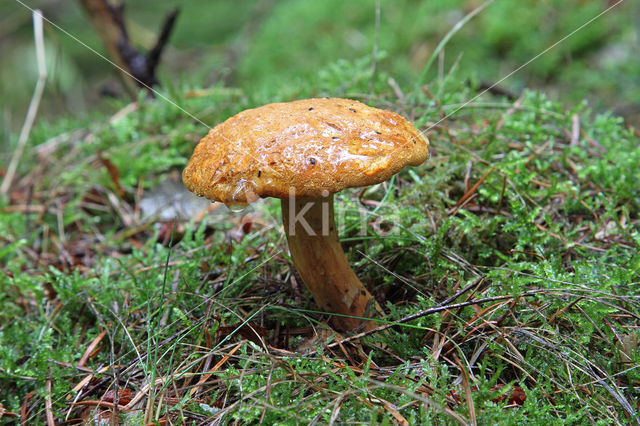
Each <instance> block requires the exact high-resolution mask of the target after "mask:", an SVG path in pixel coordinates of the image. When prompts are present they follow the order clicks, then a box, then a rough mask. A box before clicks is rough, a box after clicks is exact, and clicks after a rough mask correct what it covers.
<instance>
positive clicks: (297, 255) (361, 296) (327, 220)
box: [282, 195, 382, 331]
mask: <svg viewBox="0 0 640 426" xmlns="http://www.w3.org/2000/svg"><path fill="white" fill-rule="evenodd" d="M282 220H283V222H284V229H285V233H286V235H287V240H288V241H289V250H290V251H291V258H292V259H293V264H294V265H295V267H296V269H297V271H298V273H300V276H301V277H302V280H303V281H304V283H305V285H306V286H307V288H308V289H309V291H310V292H311V294H312V295H313V298H314V300H315V301H316V303H317V304H318V306H320V308H321V309H323V310H325V311H327V312H331V313H336V314H340V315H350V316H354V317H371V316H374V315H375V314H376V311H377V312H379V313H382V309H381V308H380V305H378V303H377V302H376V301H375V299H374V298H373V296H371V293H369V292H368V291H367V289H366V288H365V287H364V286H363V285H362V283H361V282H360V280H359V279H358V277H357V276H356V274H355V273H354V272H353V270H352V269H351V267H350V266H349V262H348V260H347V256H346V255H345V254H344V251H343V250H342V246H341V245H340V240H339V239H338V232H337V230H336V225H335V221H334V218H333V195H330V196H328V197H327V198H304V197H302V198H300V197H298V198H294V199H288V198H283V199H282ZM363 322H364V321H363V320H362V319H359V318H349V317H344V316H334V317H332V323H333V324H334V325H335V326H336V327H337V328H339V329H341V330H349V331H354V330H359V329H362V328H364V329H365V330H369V329H371V328H375V326H376V323H375V322H374V321H366V324H363Z"/></svg>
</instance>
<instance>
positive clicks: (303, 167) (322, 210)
mask: <svg viewBox="0 0 640 426" xmlns="http://www.w3.org/2000/svg"><path fill="white" fill-rule="evenodd" d="M428 147H429V143H428V141H427V140H426V139H425V138H424V137H423V136H422V135H421V134H420V132H418V131H417V130H416V129H415V128H414V127H413V126H412V125H411V123H409V122H408V121H407V120H406V119H404V118H403V117H402V116H400V115H398V114H396V113H393V112H391V111H385V110H381V109H377V108H372V107H369V106H367V105H365V104H363V103H360V102H358V101H354V100H349V99H339V98H322V99H305V100H300V101H294V102H287V103H275V104H269V105H264V106H262V107H259V108H256V109H249V110H246V111H243V112H241V113H239V114H237V115H235V116H233V117H231V118H229V119H228V120H226V121H225V122H223V123H221V124H219V125H218V126H216V127H214V128H213V129H211V131H210V132H209V134H208V135H207V136H205V137H204V138H203V139H202V140H201V141H200V143H199V144H198V145H197V146H196V148H195V151H194V153H193V155H192V157H191V159H190V160H189V163H188V164H187V167H186V168H185V170H184V171H183V173H182V180H183V182H184V184H185V186H186V187H187V188H188V189H189V190H191V191H192V192H194V193H195V194H197V195H200V196H203V197H206V198H208V199H210V200H215V201H221V202H223V203H225V204H227V205H232V204H233V205H238V204H239V205H246V204H249V203H251V202H253V201H254V200H255V199H257V198H258V197H276V198H280V199H281V206H282V218H283V222H284V230H285V233H286V235H287V240H288V242H289V250H290V252H291V259H292V260H293V264H294V265H295V267H296V269H297V271H298V273H299V274H300V276H301V277H302V280H303V281H304V283H305V285H306V286H307V288H308V289H309V291H310V292H311V294H312V295H313V298H314V300H315V301H316V303H317V304H318V305H319V306H320V308H322V309H323V310H325V311H326V312H330V313H334V314H339V315H336V316H333V317H332V324H333V325H334V326H335V327H336V328H338V329H341V330H345V331H354V330H358V329H362V328H363V327H364V328H365V329H370V328H373V327H374V323H373V322H372V321H366V323H364V324H363V321H364V320H363V318H368V317H372V316H375V315H376V313H382V309H381V308H380V306H379V305H378V303H377V302H376V301H375V299H374V298H373V296H372V295H371V293H369V291H367V289H366V288H365V287H364V285H363V284H362V283H361V282H360V280H359V279H358V277H357V276H356V274H355V273H354V272H353V270H352V269H351V267H350V266H349V263H348V260H347V257H346V255H345V253H344V251H343V249H342V246H341V245H340V240H339V238H338V233H337V230H336V226H335V222H334V210H333V194H334V193H336V192H339V191H341V190H343V189H345V188H351V187H361V186H368V185H373V184H377V183H380V182H383V181H385V180H387V179H389V178H390V177H391V176H392V175H394V174H395V173H397V172H398V171H400V170H401V169H402V168H404V167H405V166H407V165H412V166H417V165H419V164H421V163H423V162H424V161H425V160H426V159H427V157H428Z"/></svg>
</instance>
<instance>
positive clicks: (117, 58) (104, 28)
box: [79, 0, 138, 99]
mask: <svg viewBox="0 0 640 426" xmlns="http://www.w3.org/2000/svg"><path fill="white" fill-rule="evenodd" d="M79 2H80V4H81V5H82V7H83V8H84V9H85V10H86V12H87V15H89V18H90V19H91V23H92V24H93V26H94V28H95V30H96V33H97V34H98V36H99V37H100V39H101V40H102V44H103V45H104V47H105V49H106V50H107V53H108V55H109V58H110V59H111V60H112V61H113V62H114V63H115V64H116V65H117V66H118V68H119V69H120V72H119V75H120V78H121V80H122V83H123V84H124V86H125V88H126V89H127V92H128V93H129V95H130V96H131V97H132V98H134V99H135V97H136V95H137V93H138V87H137V84H136V82H135V81H133V80H132V79H131V77H130V76H129V74H128V73H129V65H128V64H127V63H126V61H125V60H124V58H123V57H122V55H121V54H120V49H119V48H118V43H119V42H120V41H121V39H122V38H123V34H122V28H121V26H120V25H119V23H118V22H117V20H116V19H115V17H114V14H113V12H112V11H111V10H110V5H109V3H107V1H106V0H79ZM111 7H113V6H111Z"/></svg>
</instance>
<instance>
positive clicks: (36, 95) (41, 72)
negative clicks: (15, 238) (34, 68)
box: [0, 9, 47, 195]
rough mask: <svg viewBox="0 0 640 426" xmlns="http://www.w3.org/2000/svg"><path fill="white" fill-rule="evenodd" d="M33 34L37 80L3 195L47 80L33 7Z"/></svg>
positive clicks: (0, 191)
mask: <svg viewBox="0 0 640 426" xmlns="http://www.w3.org/2000/svg"><path fill="white" fill-rule="evenodd" d="M33 36H34V39H35V40H34V43H35V46H36V60H37V63H38V81H37V83H36V87H35V89H34V90H33V96H31V102H29V109H28V110H27V116H26V118H25V120H24V124H23V125H22V130H21V131H20V136H19V137H18V145H17V146H16V150H15V151H14V152H13V157H11V162H10V163H9V167H8V168H7V173H6V174H5V176H4V180H3V181H2V186H0V195H5V194H6V193H7V192H8V191H9V187H10V186H11V182H12V181H13V176H14V175H15V173H16V169H17V167H18V163H19V162H20V158H21V157H22V152H23V151H24V147H25V145H26V144H27V139H28V138H29V134H30V133H31V128H32V127H33V122H34V121H35V119H36V115H37V113H38V108H39V107H40V99H42V92H43V91H44V86H45V83H46V81H47V67H46V64H45V57H44V52H45V51H44V36H43V34H42V12H41V11H40V9H35V10H34V11H33Z"/></svg>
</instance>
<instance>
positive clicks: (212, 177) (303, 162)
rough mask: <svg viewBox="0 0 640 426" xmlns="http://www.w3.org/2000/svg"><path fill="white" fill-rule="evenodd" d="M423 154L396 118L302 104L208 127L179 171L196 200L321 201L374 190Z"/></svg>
mask: <svg viewBox="0 0 640 426" xmlns="http://www.w3.org/2000/svg"><path fill="white" fill-rule="evenodd" d="M428 155H429V142H428V141H427V139H426V138H424V137H423V136H422V135H421V134H420V132H418V130H416V129H415V127H413V125H411V123H409V122H408V121H407V120H406V119H405V118H403V117H402V116H400V115H398V114H396V113H394V112H391V111H385V110H381V109H377V108H372V107H369V106H367V105H365V104H363V103H361V102H358V101H353V100H349V99H339V98H323V99H305V100H300V101H294V102H287V103H275V104H269V105H264V106H261V107H259V108H255V109H249V110H246V111H243V112H241V113H239V114H237V115H234V116H233V117H231V118H229V119H228V120H226V121H225V122H224V123H221V124H219V125H217V126H216V127H214V128H213V129H211V131H210V132H209V134H207V136H205V137H204V138H203V139H202V140H201V141H200V143H199V144H198V145H197V146H196V149H195V151H194V153H193V155H192V156H191V159H190V160H189V163H188V164H187V167H186V168H185V169H184V171H183V172H182V181H183V182H184V184H185V186H186V187H187V188H188V189H189V190H190V191H192V192H194V193H195V194H197V195H200V196H203V197H206V198H208V199H210V200H214V201H222V202H224V203H238V204H246V203H251V202H252V201H254V200H255V199H256V198H257V197H277V198H286V197H289V196H290V194H291V193H292V192H294V193H295V195H296V196H299V197H320V196H323V195H325V196H326V195H327V194H332V193H335V192H339V191H341V190H343V189H345V188H351V187H360V186H367V185H373V184H376V183H380V182H383V181H385V180H387V179H389V178H390V177H391V176H392V175H394V174H395V173H397V172H398V171H400V170H401V169H402V168H403V167H405V166H408V165H411V166H417V165H419V164H421V163H422V162H424V161H425V160H426V159H427V157H428Z"/></svg>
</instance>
